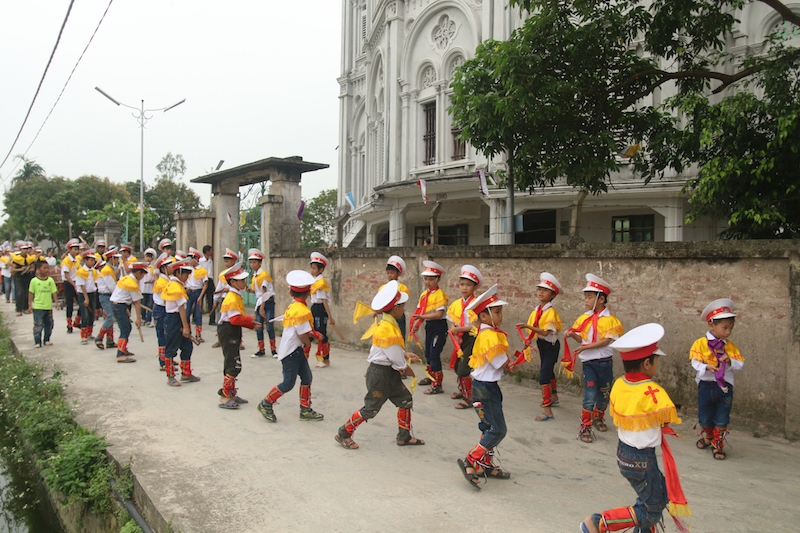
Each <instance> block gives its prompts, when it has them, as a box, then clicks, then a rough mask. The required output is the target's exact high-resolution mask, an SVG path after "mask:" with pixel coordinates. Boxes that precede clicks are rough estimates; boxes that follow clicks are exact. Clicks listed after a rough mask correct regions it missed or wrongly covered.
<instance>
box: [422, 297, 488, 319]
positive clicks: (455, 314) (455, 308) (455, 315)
mask: <svg viewBox="0 0 800 533" xmlns="http://www.w3.org/2000/svg"><path fill="white" fill-rule="evenodd" d="M428 301H429V302H430V297H429V298H428ZM463 312H464V298H459V299H457V300H456V301H455V302H453V303H451V304H450V307H448V308H447V317H448V318H449V319H450V320H451V321H452V322H453V324H455V325H456V326H460V325H461V314H462V313H463ZM467 313H468V322H467V323H468V324H472V323H473V322H475V320H476V319H477V318H478V315H476V314H475V312H474V311H467Z"/></svg>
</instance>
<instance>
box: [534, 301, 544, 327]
mask: <svg viewBox="0 0 800 533" xmlns="http://www.w3.org/2000/svg"><path fill="white" fill-rule="evenodd" d="M540 318H542V305H541V304H539V305H537V306H536V315H535V316H534V317H533V327H535V328H538V327H539V319H540Z"/></svg>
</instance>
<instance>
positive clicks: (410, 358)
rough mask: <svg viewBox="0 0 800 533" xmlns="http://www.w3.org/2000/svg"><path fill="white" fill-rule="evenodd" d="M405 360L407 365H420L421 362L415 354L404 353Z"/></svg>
mask: <svg viewBox="0 0 800 533" xmlns="http://www.w3.org/2000/svg"><path fill="white" fill-rule="evenodd" d="M406 360H407V361H408V362H409V363H421V362H422V359H420V358H419V356H417V355H416V354H413V353H411V352H406Z"/></svg>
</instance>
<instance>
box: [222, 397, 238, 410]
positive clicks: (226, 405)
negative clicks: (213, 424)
mask: <svg viewBox="0 0 800 533" xmlns="http://www.w3.org/2000/svg"><path fill="white" fill-rule="evenodd" d="M218 405H219V408H220V409H238V408H239V404H238V403H236V402H235V401H233V399H230V398H229V399H228V400H227V401H225V402H220V403H219V404H218Z"/></svg>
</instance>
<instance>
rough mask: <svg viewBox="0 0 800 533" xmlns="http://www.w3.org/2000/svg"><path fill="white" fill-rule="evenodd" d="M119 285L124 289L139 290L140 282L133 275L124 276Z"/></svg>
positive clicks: (129, 290)
mask: <svg viewBox="0 0 800 533" xmlns="http://www.w3.org/2000/svg"><path fill="white" fill-rule="evenodd" d="M117 287H119V288H120V289H122V290H123V291H128V292H139V282H138V281H136V278H134V277H132V276H122V279H121V280H119V281H118V282H117Z"/></svg>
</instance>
